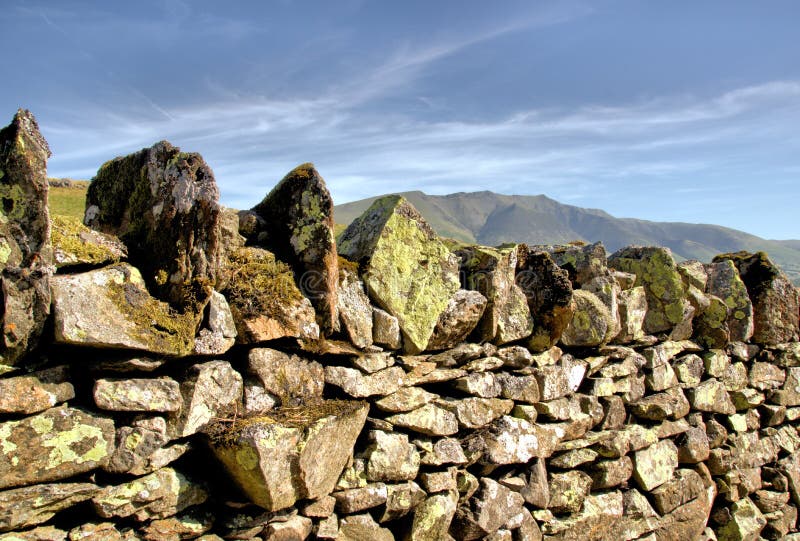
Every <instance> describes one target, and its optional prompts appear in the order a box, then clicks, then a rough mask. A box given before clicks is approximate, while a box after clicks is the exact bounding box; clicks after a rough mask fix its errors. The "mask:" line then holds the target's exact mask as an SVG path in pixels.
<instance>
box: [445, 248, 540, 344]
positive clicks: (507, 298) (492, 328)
mask: <svg viewBox="0 0 800 541" xmlns="http://www.w3.org/2000/svg"><path fill="white" fill-rule="evenodd" d="M455 253H456V255H458V256H459V257H460V258H461V272H462V273H463V274H464V277H465V286H466V287H467V289H470V290H472V291H477V292H479V293H481V294H482V295H483V296H484V297H486V299H487V303H486V308H485V310H484V312H483V317H482V318H481V320H480V321H479V322H478V325H477V326H476V328H475V332H474V333H473V338H474V339H475V340H476V341H493V340H494V339H495V337H496V336H497V334H498V331H499V330H500V326H501V325H503V326H504V329H503V330H504V337H503V340H505V341H509V342H512V341H514V340H519V339H521V338H524V337H525V336H527V335H526V334H524V333H525V332H527V333H530V329H529V328H527V327H528V325H527V321H526V318H525V317H522V325H521V326H514V325H508V324H507V323H504V322H510V321H513V320H515V319H519V318H513V317H510V316H511V312H514V311H515V309H514V307H515V303H513V300H514V299H513V295H514V291H513V290H514V274H515V272H516V267H517V251H516V250H515V249H494V248H488V247H485V246H469V247H464V248H461V249H459V250H456V252H455ZM519 293H520V292H519V291H517V294H519ZM517 296H519V295H517ZM527 319H530V314H528V317H527Z"/></svg>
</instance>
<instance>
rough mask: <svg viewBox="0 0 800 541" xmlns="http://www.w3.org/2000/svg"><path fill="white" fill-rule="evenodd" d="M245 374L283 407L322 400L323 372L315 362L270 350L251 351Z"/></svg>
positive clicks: (320, 366) (258, 349) (257, 349)
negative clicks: (257, 382)
mask: <svg viewBox="0 0 800 541" xmlns="http://www.w3.org/2000/svg"><path fill="white" fill-rule="evenodd" d="M247 372H248V374H251V375H252V376H254V377H255V378H256V379H257V380H258V381H259V382H260V383H261V385H262V386H263V388H264V390H265V391H266V392H268V393H269V394H270V395H272V396H274V397H276V399H277V403H278V404H280V405H282V406H287V407H293V406H300V405H302V404H305V403H312V402H315V401H317V400H320V399H321V398H322V389H323V387H324V385H325V373H324V371H323V369H322V365H321V364H319V363H318V362H314V361H307V360H305V359H302V358H300V357H298V356H297V355H291V356H290V355H287V354H286V353H283V352H282V351H278V350H275V349H269V348H254V349H251V350H250V352H249V353H248V356H247Z"/></svg>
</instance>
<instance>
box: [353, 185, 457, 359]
mask: <svg viewBox="0 0 800 541" xmlns="http://www.w3.org/2000/svg"><path fill="white" fill-rule="evenodd" d="M340 240H341V243H340V246H339V253H340V254H342V255H343V256H344V257H346V258H347V259H349V260H351V261H358V262H359V265H360V266H361V268H362V269H363V273H362V278H363V280H364V284H365V285H366V286H367V291H368V292H369V295H370V297H371V298H372V300H373V301H375V302H376V303H377V304H378V305H380V307H381V308H383V309H384V310H386V311H387V312H389V313H390V314H392V315H393V316H395V317H396V318H397V320H398V322H399V324H400V330H401V331H402V333H403V338H404V340H403V343H404V346H405V348H406V350H407V351H408V352H409V353H418V352H421V351H424V350H425V349H426V348H427V347H428V342H429V340H430V338H431V335H432V334H433V331H434V328H435V327H436V323H437V322H438V321H439V317H440V316H441V314H442V312H444V311H445V309H446V308H447V304H448V303H449V302H450V299H451V298H452V296H453V295H454V294H455V292H456V291H457V290H458V288H459V280H458V260H457V258H456V256H455V255H453V254H452V253H450V250H448V249H447V247H446V246H445V245H444V244H443V243H442V242H441V241H440V240H439V238H438V237H437V236H436V233H434V231H433V229H432V228H431V227H430V226H429V225H428V223H427V222H426V221H425V220H424V219H423V218H422V216H421V215H420V214H419V212H417V210H416V209H414V207H412V206H411V204H410V203H409V202H408V201H406V200H405V199H404V198H402V197H400V196H386V197H382V198H380V199H378V200H376V201H375V202H374V203H373V204H372V206H371V207H370V208H369V209H367V211H366V212H364V214H362V215H361V216H360V217H359V218H357V219H356V220H355V221H354V222H353V223H351V224H350V226H349V227H348V228H347V229H346V230H345V231H344V232H343V233H342V235H341V237H340Z"/></svg>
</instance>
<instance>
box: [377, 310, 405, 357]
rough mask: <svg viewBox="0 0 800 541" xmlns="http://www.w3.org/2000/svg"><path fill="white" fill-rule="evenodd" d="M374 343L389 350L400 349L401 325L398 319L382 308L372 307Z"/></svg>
mask: <svg viewBox="0 0 800 541" xmlns="http://www.w3.org/2000/svg"><path fill="white" fill-rule="evenodd" d="M372 341H373V342H374V343H375V344H378V345H380V346H386V347H387V348H389V349H400V347H401V346H402V345H403V342H402V338H401V336H400V323H399V322H398V321H397V318H396V317H394V316H393V315H391V314H390V313H388V312H386V311H384V310H381V309H380V308H376V307H374V306H373V307H372Z"/></svg>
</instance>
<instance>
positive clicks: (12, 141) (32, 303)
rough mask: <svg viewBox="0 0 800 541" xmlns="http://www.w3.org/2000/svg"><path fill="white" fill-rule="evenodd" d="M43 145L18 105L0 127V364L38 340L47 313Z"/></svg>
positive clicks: (11, 361)
mask: <svg viewBox="0 0 800 541" xmlns="http://www.w3.org/2000/svg"><path fill="white" fill-rule="evenodd" d="M49 157H50V148H49V147H48V146H47V141H45V139H44V137H43V136H42V134H41V133H40V132H39V126H38V124H37V123H36V119H35V118H33V115H32V114H31V113H30V111H27V110H23V109H20V110H19V111H17V114H16V115H14V119H13V120H12V121H11V124H9V125H8V126H6V127H5V128H3V129H2V130H0V199H2V201H3V209H2V210H0V324H2V335H1V336H0V364H3V365H15V364H17V361H18V360H19V359H20V358H21V357H22V356H24V355H25V354H27V353H28V352H30V351H31V350H32V349H33V348H34V347H35V346H36V345H37V343H38V341H39V336H40V335H41V333H42V330H43V328H44V323H45V319H47V316H48V314H49V313H50V289H49V283H48V280H49V277H50V275H51V274H52V272H53V269H52V267H51V266H52V264H53V253H52V247H51V245H50V220H49V212H48V208H47V192H48V184H47V159H48V158H49Z"/></svg>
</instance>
